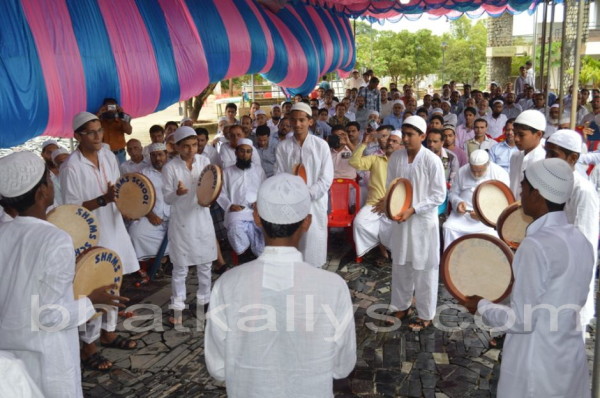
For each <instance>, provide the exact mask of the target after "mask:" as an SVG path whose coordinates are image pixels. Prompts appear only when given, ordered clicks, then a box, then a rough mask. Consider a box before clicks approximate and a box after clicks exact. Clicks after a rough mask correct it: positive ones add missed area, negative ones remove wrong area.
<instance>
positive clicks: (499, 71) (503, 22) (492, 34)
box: [486, 13, 513, 87]
mask: <svg viewBox="0 0 600 398" xmlns="http://www.w3.org/2000/svg"><path fill="white" fill-rule="evenodd" d="M487 29H488V47H505V46H511V45H512V43H513V41H512V40H513V35H512V33H513V16H512V15H511V14H509V13H504V14H503V15H502V16H501V17H499V18H488V19H487ZM510 65H511V57H488V58H487V68H486V69H487V75H486V83H487V87H489V85H490V83H491V82H493V81H495V82H496V83H498V84H500V85H502V86H503V85H504V84H506V83H507V82H508V77H509V76H510Z"/></svg>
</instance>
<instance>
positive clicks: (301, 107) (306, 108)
mask: <svg viewBox="0 0 600 398" xmlns="http://www.w3.org/2000/svg"><path fill="white" fill-rule="evenodd" d="M293 111H302V112H304V113H306V114H307V115H308V116H309V117H312V109H311V107H310V105H308V104H307V103H304V102H296V103H295V104H294V105H292V110H291V112H293Z"/></svg>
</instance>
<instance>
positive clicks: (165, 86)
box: [136, 0, 180, 111]
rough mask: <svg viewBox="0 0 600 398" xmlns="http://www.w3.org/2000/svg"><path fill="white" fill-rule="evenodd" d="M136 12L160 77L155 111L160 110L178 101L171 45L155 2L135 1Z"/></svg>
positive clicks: (160, 9)
mask: <svg viewBox="0 0 600 398" xmlns="http://www.w3.org/2000/svg"><path fill="white" fill-rule="evenodd" d="M136 4H137V7H138V10H139V11H140V15H141V16H142V18H143V20H144V23H145V24H146V30H147V31H148V35H149V36H150V40H152V46H153V47H154V56H155V57H156V65H157V66H158V74H159V76H160V99H159V101H158V105H157V106H156V110H157V111H159V110H162V109H165V108H166V107H168V106H170V105H172V104H174V103H175V102H177V101H178V100H179V92H180V90H179V79H178V76H177V67H176V66H175V60H174V58H173V43H172V42H171V37H170V36H169V28H168V27H167V22H166V21H165V16H164V13H163V11H162V8H161V7H160V4H159V3H158V2H157V1H147V0H136Z"/></svg>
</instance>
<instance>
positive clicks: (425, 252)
mask: <svg viewBox="0 0 600 398" xmlns="http://www.w3.org/2000/svg"><path fill="white" fill-rule="evenodd" d="M426 128H427V125H426V123H425V120H423V118H421V117H419V116H410V117H408V118H406V119H405V120H404V123H403V124H402V140H403V142H404V146H405V149H400V150H398V151H396V152H394V153H393V154H392V156H391V157H390V160H389V163H388V173H387V185H388V186H389V185H390V183H391V182H392V180H394V179H395V178H398V177H401V178H406V179H408V180H409V181H410V183H411V184H412V190H413V197H412V206H411V207H410V208H408V209H407V210H405V211H403V212H402V213H401V217H400V221H399V222H396V223H393V226H392V230H391V239H390V245H391V247H392V302H391V307H392V309H393V310H394V311H396V312H394V316H395V317H397V318H398V319H403V318H404V317H406V316H407V315H408V314H409V308H410V306H411V302H412V298H413V293H414V295H415V298H416V308H417V312H418V318H417V319H416V320H415V321H414V322H413V323H412V324H411V325H410V326H411V328H412V329H413V330H421V329H422V328H424V327H428V326H429V325H430V324H431V320H432V319H433V316H434V315H435V307H436V304H437V291H438V268H439V263H440V235H439V218H438V206H440V205H441V204H442V203H444V200H445V199H446V177H445V174H444V166H443V164H442V160H441V159H440V157H439V156H437V155H436V154H434V153H433V152H431V151H429V150H427V149H426V148H425V147H423V145H422V142H423V140H424V139H425V130H426ZM376 207H377V209H378V210H379V211H382V210H383V200H382V201H380V202H379V203H378V205H377V206H376Z"/></svg>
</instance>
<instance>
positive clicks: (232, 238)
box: [227, 220, 265, 257]
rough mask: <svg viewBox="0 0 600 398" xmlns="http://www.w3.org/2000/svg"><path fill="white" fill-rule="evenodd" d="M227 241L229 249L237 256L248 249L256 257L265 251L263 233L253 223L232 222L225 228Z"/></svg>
mask: <svg viewBox="0 0 600 398" xmlns="http://www.w3.org/2000/svg"><path fill="white" fill-rule="evenodd" d="M227 239H228V240H229V244H230V245H231V248H232V249H233V250H234V251H235V252H236V254H237V255H240V254H242V253H244V252H245V251H246V250H248V248H250V250H252V253H254V255H255V256H256V257H258V256H260V255H261V254H262V252H263V251H264V250H265V238H264V236H263V232H262V230H261V229H260V228H258V226H257V225H256V224H255V223H254V221H243V220H240V221H233V222H231V223H229V225H228V226H227Z"/></svg>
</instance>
